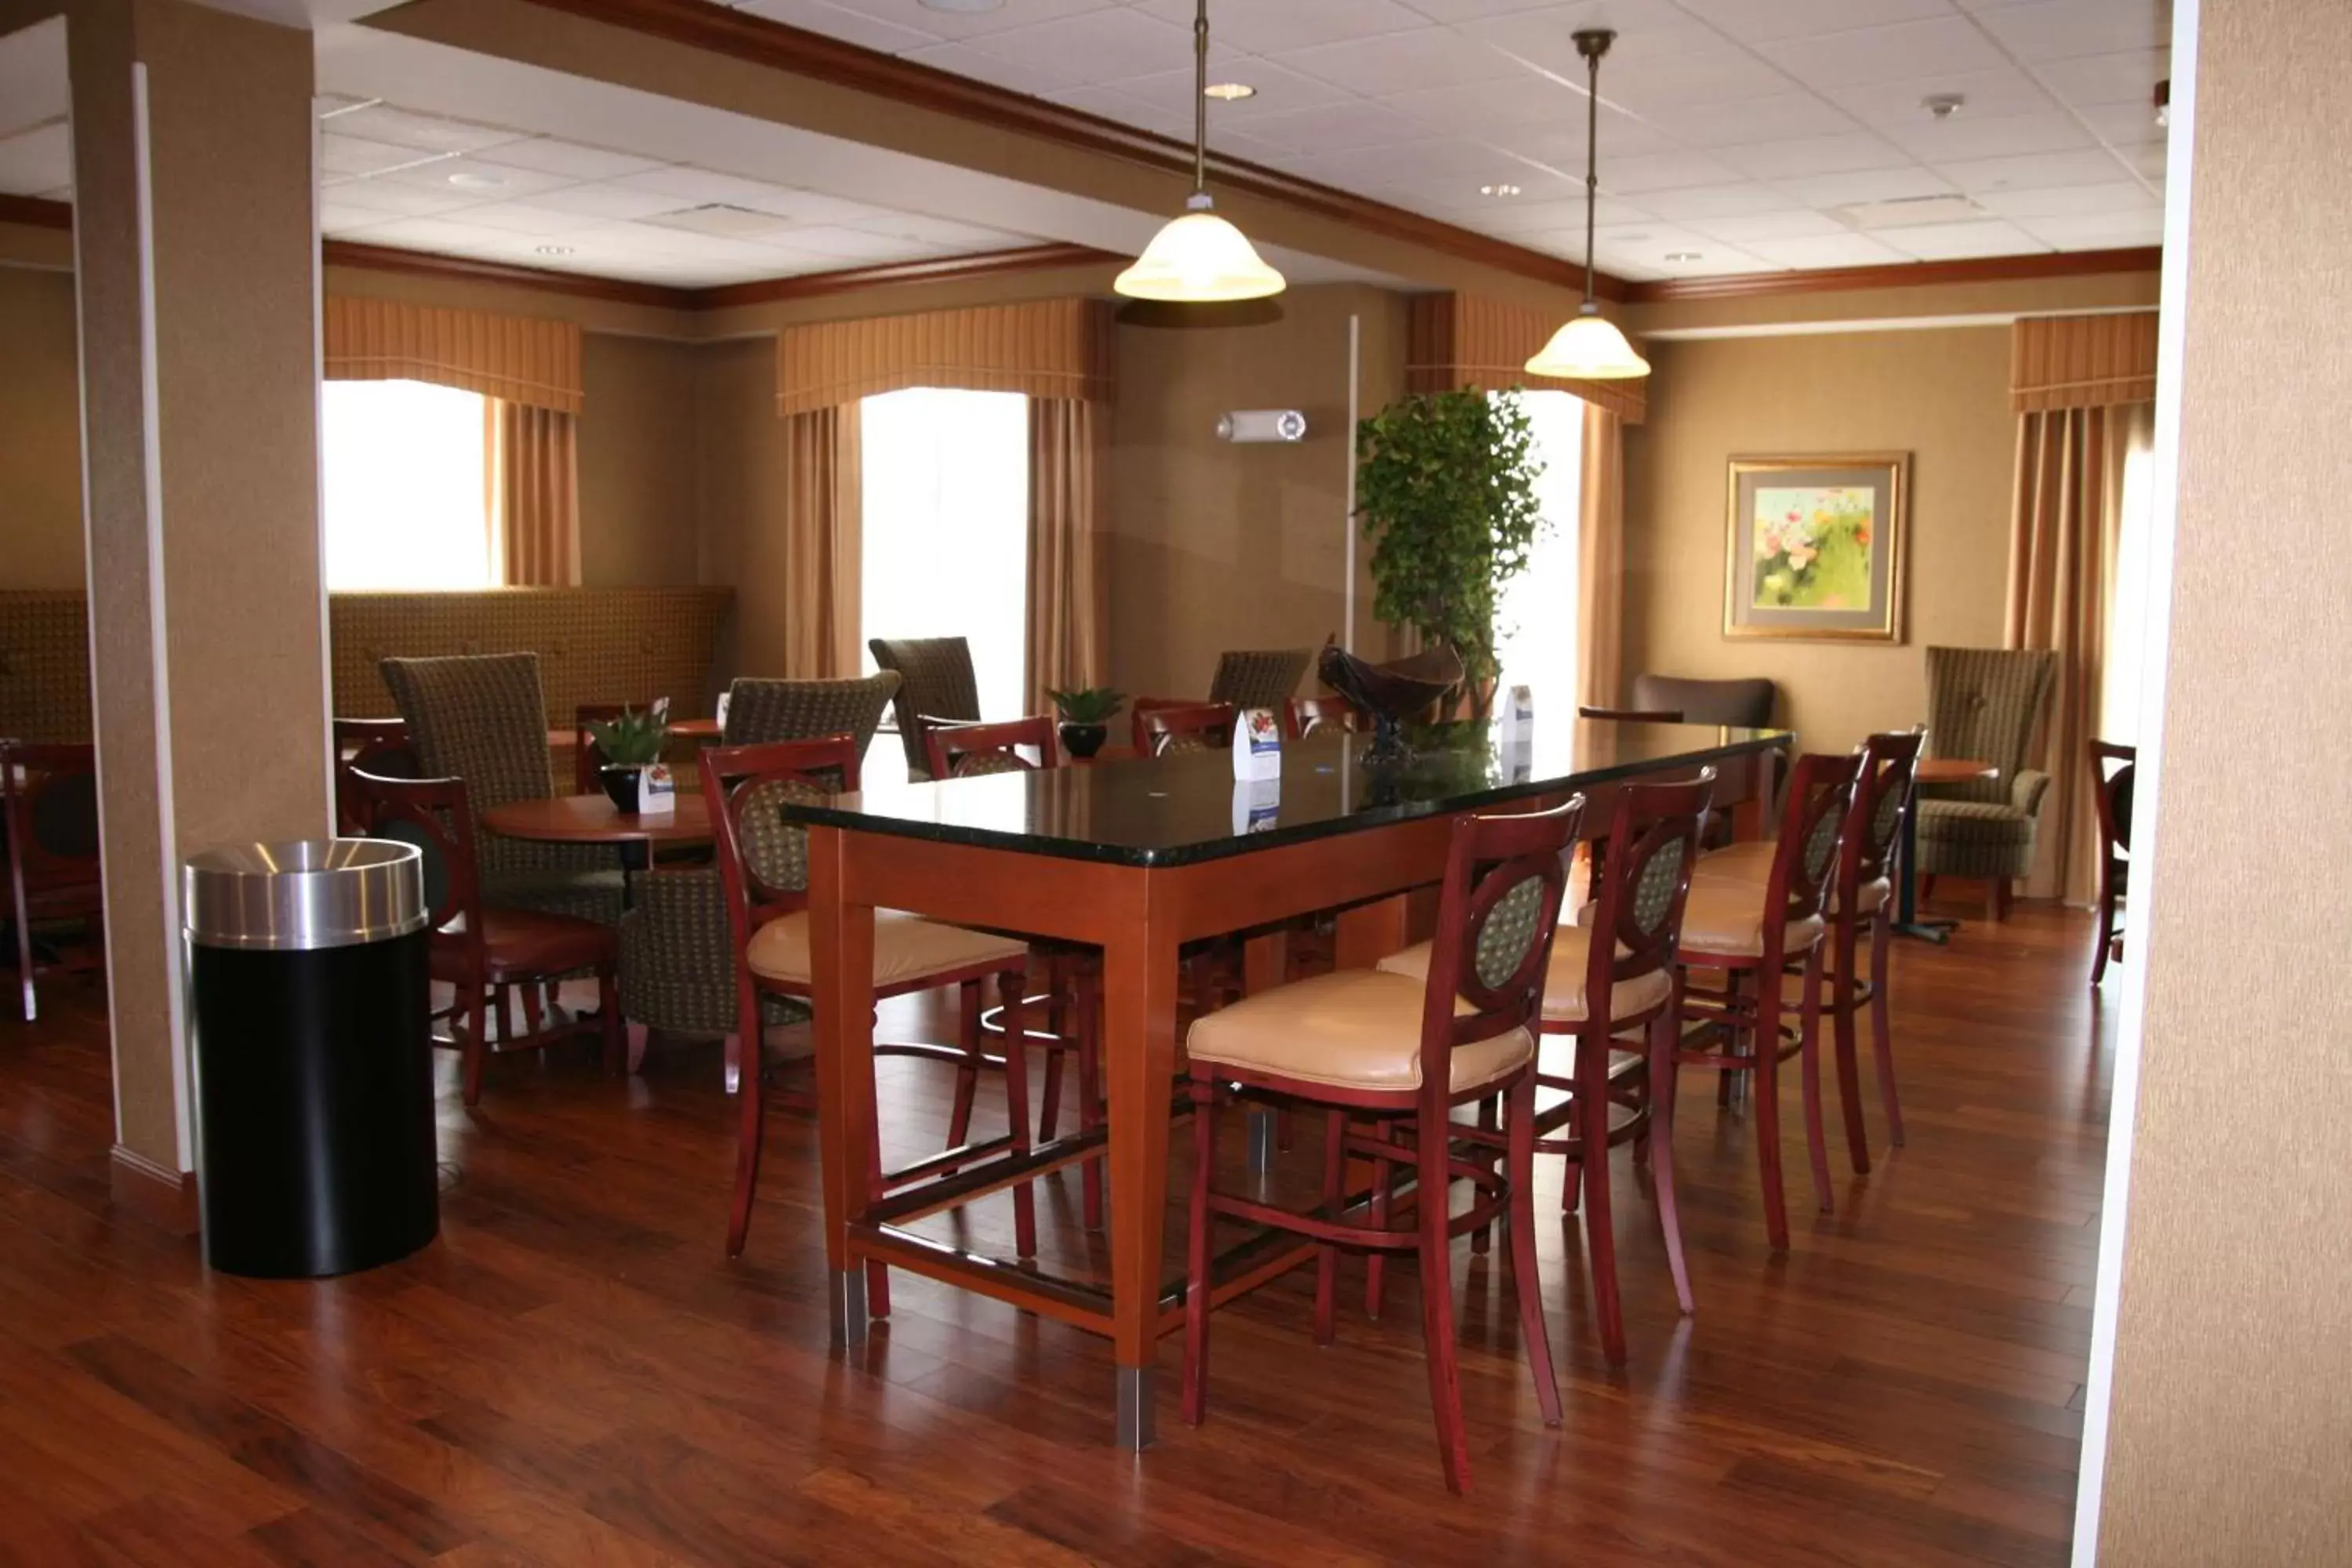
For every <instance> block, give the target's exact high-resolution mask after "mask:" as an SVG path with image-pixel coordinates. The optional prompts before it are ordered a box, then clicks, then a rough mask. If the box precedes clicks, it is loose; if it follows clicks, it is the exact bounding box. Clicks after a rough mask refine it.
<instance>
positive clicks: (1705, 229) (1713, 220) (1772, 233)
mask: <svg viewBox="0 0 2352 1568" xmlns="http://www.w3.org/2000/svg"><path fill="white" fill-rule="evenodd" d="M1690 226H1691V227H1693V228H1695V229H1696V230H1698V232H1699V233H1701V234H1703V235H1705V236H1706V237H1707V238H1709V239H1715V240H1721V241H1723V242H1725V243H1726V244H1729V245H1746V244H1748V242H1749V241H1750V240H1757V239H1811V238H1812V237H1814V236H1815V235H1822V234H1846V233H1849V232H1851V231H1850V230H1848V229H1847V228H1846V226H1844V225H1843V224H1842V223H1840V222H1838V221H1837V220H1836V219H1835V218H1833V217H1830V216H1825V215H1824V214H1822V213H1817V212H1814V211H1812V210H1811V209H1810V208H1796V207H1791V208H1789V209H1786V210H1784V211H1780V212H1765V213H1746V214H1741V215H1739V216H1727V217H1709V218H1694V219H1692V220H1691V225H1690Z"/></svg>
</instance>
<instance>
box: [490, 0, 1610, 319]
mask: <svg viewBox="0 0 2352 1568" xmlns="http://www.w3.org/2000/svg"><path fill="white" fill-rule="evenodd" d="M529 3H530V4H531V5H540V6H543V7H545V8H546V9H548V10H552V11H562V12H566V13H569V14H570V15H572V16H583V17H586V18H587V19H589V20H591V21H595V22H602V23H605V24H607V25H609V26H616V27H625V28H627V29H629V30H631V31H634V32H639V33H645V34H647V35H650V36H652V37H662V38H667V39H669V40H670V41H672V42H673V43H680V44H685V45H687V46H688V47H692V48H698V49H705V50H709V51H710V52H712V53H715V54H723V55H727V56H730V57H731V58H738V59H747V60H751V61H754V62H756V63H758V64H760V65H763V66H766V67H769V68H772V69H775V70H782V71H789V72H791V73H792V74H793V75H794V76H804V77H813V78H815V79H819V80H824V81H830V82H835V83H837V84H839V85H841V86H843V87H848V88H854V89H857V90H859V91H861V92H866V93H871V94H872V95H874V96H875V97H877V98H883V99H887V100H891V101H893V102H897V103H904V104H907V105H908V106H910V107H912V108H917V109H924V110H932V111H934V112H937V113H940V114H949V115H954V116H956V117H958V118H960V119H964V120H970V121H977V122H979V123H982V124H986V125H993V126H997V127H999V128H1001V129H1003V130H1009V131H1015V132H1022V133H1024V134H1025V135H1030V136H1035V137H1038V138H1040V139H1041V140H1044V141H1048V142H1057V143H1059V144H1061V145H1063V146H1066V147H1073V148H1077V149H1079V150H1081V151H1085V152H1089V153H1104V154H1107V155H1108V156H1110V157H1114V158H1118V159H1120V160H1122V161H1124V162H1126V163H1136V164H1140V165H1143V166H1145V167H1147V168H1151V169H1156V170H1160V171H1162V172H1164V173H1169V174H1183V175H1190V174H1192V143H1190V142H1180V141H1178V140H1177V139H1175V138H1173V137H1170V136H1162V135H1160V134H1159V133H1157V132H1150V131H1139V130H1137V129H1136V128H1134V127H1133V126H1129V125H1122V124H1120V123H1119V122H1118V121H1115V120H1107V119H1105V118H1103V117H1102V116H1101V115H1098V114H1088V113H1087V112H1086V111H1085V110H1077V109H1070V108H1066V107H1065V106H1064V105H1061V104H1058V103H1051V102H1048V101H1046V100H1044V99H1039V98H1031V97H1030V96H1028V95H1027V94H1026V93H1020V92H1014V91H1013V90H1012V89H1009V88H1002V87H997V86H995V85H994V84H992V83H990V82H983V81H977V80H974V79H971V78H970V77H961V76H958V75H956V74H955V73H954V72H952V71H945V70H941V69H940V68H937V67H935V66H927V65H920V64H918V63H916V62H915V61H913V60H907V59H901V58H898V56H896V55H888V54H884V53H882V52H881V51H880V50H878V49H869V48H865V47H861V46H859V45H856V44H850V43H845V42H843V41H842V40H841V39H839V38H834V37H826V36H825V35H824V34H823V33H814V32H810V31H808V30H806V29H804V28H801V27H794V26H789V25H788V24H786V23H782V22H774V21H770V20H769V19H767V18H766V17H764V16H754V15H753V14H751V13H750V12H748V11H736V10H730V9H728V8H726V7H724V6H720V5H711V4H709V3H708V0H529ZM1209 177H1210V178H1211V179H1213V180H1214V181H1215V182H1216V183H1217V184H1220V185H1223V186H1225V187H1227V188H1229V189H1232V190H1236V191H1244V192H1246V193H1248V194H1249V195H1255V196H1261V197H1264V198H1265V199H1267V200H1270V201H1276V202H1280V203H1282V204H1284V205H1287V206H1291V207H1295V208H1297V209H1298V210H1300V211H1303V212H1308V213H1312V214H1314V215H1315V216H1318V217H1325V218H1329V219H1332V220H1335V221H1337V222H1339V223H1344V224H1348V225H1350V226H1354V227H1357V228H1360V229H1364V230H1367V231H1369V232H1370V233H1374V234H1379V235H1381V236H1384V237H1388V238H1391V239H1399V240H1403V241H1406V242H1407V243H1410V244H1413V245H1420V246H1423V247H1427V248H1429V249H1432V250H1435V251H1439V252H1442V253H1444V254H1445V255H1448V256H1453V257H1455V258H1460V259H1462V260H1465V261H1470V262H1475V263H1477V264H1479V265H1481V266H1486V267H1492V268H1496V269H1498V270H1501V271H1506V272H1511V273H1515V274H1517V275H1518V276H1520V277H1523V278H1531V279H1536V280H1537V281H1538V282H1542V283H1549V284H1552V285H1554V286H1555V287H1558V288H1561V289H1575V290H1577V291H1578V292H1582V289H1583V285H1584V279H1583V269H1582V268H1580V267H1578V266H1576V265H1574V264H1572V263H1570V262H1568V261H1565V260H1563V259H1561V258H1559V257H1556V256H1547V255H1545V254H1544V253H1543V252H1541V251H1538V250H1530V249H1528V247H1525V246H1521V245H1514V244H1512V243H1511V242H1510V241H1508V240H1505V239H1497V238H1496V237H1494V236H1492V235H1485V234H1479V233H1476V232H1475V231H1474V230H1471V229H1466V228H1461V227H1457V226H1454V225H1453V224H1450V223H1446V222H1444V221H1442V220H1441V219H1438V218H1433V217H1428V216H1424V215H1423V214H1420V213H1416V212H1410V211H1407V210H1406V209H1405V208H1403V207H1397V206H1391V205H1389V204H1387V203H1385V202H1378V201H1374V200H1372V199H1371V198H1370V197H1368V196H1360V195H1353V194H1351V193H1349V192H1347V191H1342V190H1339V189H1337V188H1335V187H1333V186H1330V185H1325V184H1318V183H1317V182H1315V181H1313V180H1307V179H1301V178H1300V177H1299V176H1297V175H1296V174H1285V173H1283V172H1282V171H1281V170H1279V169H1271V168H1267V167H1266V166H1265V165H1264V164H1261V163H1249V162H1247V161H1245V160H1244V159H1240V158H1231V157H1226V156H1224V155H1223V154H1221V153H1218V152H1217V151H1216V150H1215V149H1214V148H1212V149H1210V152H1209ZM1625 287H1626V285H1625V283H1624V282H1623V280H1622V279H1616V278H1612V277H1610V276H1609V275H1608V274H1607V273H1601V274H1600V275H1599V276H1598V277H1597V279H1595V284H1594V288H1595V291H1596V292H1597V293H1599V294H1600V296H1601V298H1602V299H1604V300H1616V299H1621V298H1622V297H1623V290H1624V289H1625Z"/></svg>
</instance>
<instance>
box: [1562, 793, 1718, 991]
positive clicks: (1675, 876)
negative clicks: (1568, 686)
mask: <svg viewBox="0 0 2352 1568" xmlns="http://www.w3.org/2000/svg"><path fill="white" fill-rule="evenodd" d="M1715 784H1716V773H1715V770H1714V769H1713V768H1702V769H1701V770H1699V772H1698V773H1697V775H1696V776H1695V777H1692V778H1688V779H1676V780H1674V781H1672V782H1670V783H1664V784H1621V785H1619V786H1618V790H1617V804H1616V805H1615V806H1614V808H1613V809H1612V811H1611V812H1610V815H1609V826H1608V829H1607V832H1606V834H1605V836H1604V837H1603V838H1602V839H1601V856H1600V865H1601V883H1600V886H1599V887H1597V888H1595V889H1593V890H1592V910H1591V917H1592V930H1593V941H1592V943H1591V958H1590V959H1589V960H1588V961H1587V963H1588V967H1587V972H1586V974H1585V980H1584V995H1585V1006H1586V1008H1587V1016H1588V1017H1589V1018H1590V1019H1591V1022H1592V1024H1593V1025H1594V1026H1596V1027H1598V1028H1600V1029H1601V1030H1603V1031H1604V1032H1605V1031H1606V1029H1607V1028H1608V1025H1609V1013H1608V1008H1609V1002H1610V998H1611V996H1612V994H1614V993H1615V990H1616V988H1617V987H1618V986H1619V985H1622V984H1624V983H1625V982H1627V981H1629V980H1637V979H1639V978H1641V977H1642V976H1643V975H1645V974H1654V973H1660V972H1662V971H1663V972H1664V973H1666V974H1667V975H1668V976H1669V977H1671V976H1672V975H1673V974H1674V973H1675V960H1676V959H1677V957H1678V956H1679V955H1680V952H1681V949H1682V931H1683V907H1684V905H1685V902H1686V901H1687V900H1688V899H1689V896H1690V881H1691V871H1692V869H1693V868H1694V867H1696V865H1697V864H1698V845H1699V836H1700V834H1701V833H1702V832H1703V831H1704V830H1705V828H1706V815H1707V810H1708V808H1709V807H1710V806H1711V805H1713V804H1714V802H1715ZM1602 932H1607V933H1609V936H1610V938H1611V940H1609V941H1606V942H1604V941H1602V940H1601V933H1602Z"/></svg>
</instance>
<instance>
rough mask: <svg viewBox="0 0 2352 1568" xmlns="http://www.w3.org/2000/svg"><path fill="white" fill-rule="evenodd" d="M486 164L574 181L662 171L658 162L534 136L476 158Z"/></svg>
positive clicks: (630, 154) (498, 147)
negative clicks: (648, 170)
mask: <svg viewBox="0 0 2352 1568" xmlns="http://www.w3.org/2000/svg"><path fill="white" fill-rule="evenodd" d="M477 156H478V157H479V158H480V160H481V161H482V162H483V163H500V164H504V165H506V166H507V167H509V168H513V169H536V170H538V171H539V172H540V173H541V174H562V175H564V176H566V177H567V178H570V179H574V180H610V179H614V178H617V177H618V176H620V175H622V174H641V173H643V172H644V171H646V170H647V169H657V168H659V167H661V160H660V159H658V158H640V157H637V156H635V154H633V153H614V152H609V151H607V150H606V149H604V148H602V147H584V146H582V145H581V144H580V143H579V142H564V141H561V140H559V139H557V138H555V137H553V136H534V137H532V138H531V139H530V141H528V142H502V143H500V144H499V145H498V146H496V147H491V148H488V149H486V150H485V151H483V152H482V153H478V154H477Z"/></svg>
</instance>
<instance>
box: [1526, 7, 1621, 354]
mask: <svg viewBox="0 0 2352 1568" xmlns="http://www.w3.org/2000/svg"><path fill="white" fill-rule="evenodd" d="M1616 39H1617V35H1616V34H1615V33H1613V32H1611V31H1610V30H1609V29H1608V28H1606V27H1589V28H1586V29H1585V30H1583V31H1582V32H1580V33H1578V34H1577V35H1576V52H1577V53H1578V54H1580V55H1582V56H1583V57H1584V63H1585V66H1586V68H1587V69H1588V71H1589V72H1590V73H1591V79H1590V82H1589V84H1588V86H1587V89H1586V93H1585V103H1584V109H1585V121H1584V124H1585V141H1584V304H1583V306H1582V307H1581V308H1580V309H1579V310H1578V311H1577V312H1576V314H1575V315H1574V316H1571V317H1570V318H1569V322H1568V325H1566V326H1564V327H1562V328H1560V330H1559V331H1556V332H1554V333H1553V334H1552V335H1551V342H1548V343H1546V344H1544V346H1543V347H1542V348H1541V349H1539V350H1538V351H1537V353H1536V357H1535V358H1533V359H1531V360H1529V361H1528V374H1529V375H1550V376H1559V377H1561V378H1562V379H1565V380H1570V381H1626V380H1631V379H1633V377H1636V376H1643V375H1647V374H1650V362H1649V361H1648V360H1645V359H1643V357H1642V356H1641V355H1640V354H1637V353H1634V352H1633V344H1632V343H1630V342H1626V341H1625V334H1624V333H1622V332H1621V331H1618V330H1617V329H1616V328H1615V327H1614V326H1613V325H1612V324H1611V323H1610V322H1609V321H1607V320H1606V319H1605V318H1603V317H1602V315H1601V302H1600V301H1599V300H1595V299H1594V298H1593V297H1592V222H1593V209H1594V207H1595V205H1597V204H1598V202H1599V200H1600V193H1601V173H1600V169H1601V146H1600V142H1601V56H1603V55H1605V54H1607V53H1608V52H1609V46H1610V45H1611V44H1612V43H1614V42H1615V41H1616Z"/></svg>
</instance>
